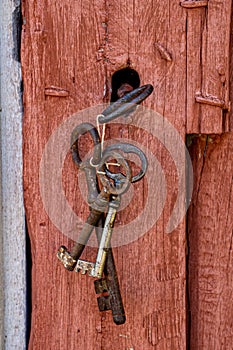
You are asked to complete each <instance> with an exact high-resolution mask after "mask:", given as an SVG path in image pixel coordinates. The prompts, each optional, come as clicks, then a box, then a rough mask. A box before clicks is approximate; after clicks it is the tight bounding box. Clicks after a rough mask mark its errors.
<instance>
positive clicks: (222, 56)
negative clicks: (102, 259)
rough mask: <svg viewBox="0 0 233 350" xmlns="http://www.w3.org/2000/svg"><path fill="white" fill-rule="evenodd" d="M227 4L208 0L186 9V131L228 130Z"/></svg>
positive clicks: (228, 14)
mask: <svg viewBox="0 0 233 350" xmlns="http://www.w3.org/2000/svg"><path fill="white" fill-rule="evenodd" d="M231 4H232V1H231V0H228V1H218V0H216V1H215V0H209V1H208V6H206V7H202V8H197V9H186V11H187V93H188V95H187V132H188V133H199V132H201V133H221V132H224V131H229V113H227V112H228V110H229V108H230V105H229V45H230V23H231ZM199 97H201V98H199ZM213 100H219V103H218V104H219V105H220V107H218V106H217V104H216V103H215V104H216V105H214V104H213ZM220 102H221V103H220Z"/></svg>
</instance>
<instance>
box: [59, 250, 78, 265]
mask: <svg viewBox="0 0 233 350" xmlns="http://www.w3.org/2000/svg"><path fill="white" fill-rule="evenodd" d="M57 257H58V259H59V260H60V261H61V262H62V264H63V265H64V267H65V268H66V269H67V270H69V271H73V270H74V268H75V265H76V264H77V260H75V259H74V258H73V257H72V256H71V255H70V253H69V252H68V250H67V248H66V247H65V246H63V245H62V246H61V247H60V248H59V249H58V251H57Z"/></svg>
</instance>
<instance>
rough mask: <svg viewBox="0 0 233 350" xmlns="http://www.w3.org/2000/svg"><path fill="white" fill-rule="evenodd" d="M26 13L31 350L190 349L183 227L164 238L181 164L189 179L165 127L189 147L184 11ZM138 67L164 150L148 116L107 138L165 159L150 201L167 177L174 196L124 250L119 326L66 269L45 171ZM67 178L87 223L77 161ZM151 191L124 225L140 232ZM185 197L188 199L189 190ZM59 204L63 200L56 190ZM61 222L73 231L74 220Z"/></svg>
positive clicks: (91, 8) (39, 7)
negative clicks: (69, 131) (65, 126)
mask: <svg viewBox="0 0 233 350" xmlns="http://www.w3.org/2000/svg"><path fill="white" fill-rule="evenodd" d="M23 8H24V17H25V21H24V23H25V24H24V27H23V47H22V57H23V76H24V84H25V90H24V107H25V116H24V194H25V206H26V214H27V222H28V228H29V233H30V237H31V243H32V257H33V270H32V279H33V280H32V283H33V286H32V288H33V290H32V293H33V300H32V303H33V310H32V330H31V339H30V348H31V349H33V350H36V349H41V348H42V347H43V348H58V349H59V348H62V347H63V348H69V349H75V348H77V344H78V347H79V348H80V349H101V348H103V349H105V350H107V349H110V348H111V349H119V348H122V349H132V348H133V349H135V348H136V349H137V348H143V349H145V350H146V349H151V348H153V347H154V348H158V349H180V348H185V346H186V332H185V326H186V311H185V291H186V287H185V223H184V220H183V221H182V222H181V223H180V225H179V227H178V228H176V229H175V230H174V231H173V232H172V233H170V234H169V235H168V234H166V233H165V231H166V226H167V224H168V221H169V218H170V216H171V212H172V209H173V206H174V203H175V199H176V195H177V193H178V188H177V187H178V186H177V181H178V177H179V176H180V174H179V170H181V169H178V170H177V169H176V166H177V164H176V166H175V165H174V162H175V160H174V157H175V158H179V160H180V163H179V166H180V167H181V168H182V167H183V166H184V162H183V161H182V159H184V153H183V152H184V149H183V148H179V147H178V146H177V142H181V141H180V140H178V138H177V139H176V138H175V139H172V137H173V134H172V131H173V128H172V127H168V128H167V129H166V127H165V126H166V125H167V124H166V123H167V120H168V121H170V122H171V125H173V126H175V127H176V128H177V129H178V131H179V133H180V137H181V139H183V140H184V137H185V125H186V123H185V108H186V107H185V103H186V102H185V98H183V96H185V89H186V41H185V40H186V27H185V24H186V22H185V14H184V12H183V9H182V8H181V7H180V6H179V2H178V1H175V0H174V1H172V2H171V1H165V2H161V1H149V2H144V3H141V2H139V1H131V2H126V1H107V2H106V1H94V2H92V3H90V2H87V1H85V2H81V3H80V2H72V1H68V2H66V5H64V4H62V5H61V4H59V3H54V2H53V3H47V2H46V3H43V4H41V3H40V4H39V3H35V2H34V3H33V4H32V3H31V2H29V1H24V6H23ZM177 18H179V19H180V20H179V22H178V23H177ZM166 52H167V53H169V54H166ZM167 57H169V59H168V60H167ZM170 58H171V59H172V60H170ZM129 63H130V65H131V67H132V68H135V69H136V70H137V71H138V73H139V75H140V77H141V82H142V84H143V83H152V84H154V86H155V92H154V95H153V97H150V98H149V99H148V102H147V103H146V105H147V106H148V107H151V108H153V109H156V111H158V112H160V114H161V115H164V116H165V119H164V120H163V122H162V126H163V127H161V125H160V129H159V124H158V130H157V133H158V135H157V139H156V137H155V136H154V135H153V133H152V131H153V130H154V129H156V126H157V123H158V122H157V120H151V119H149V121H148V120H146V119H145V116H143V114H142V115H140V113H139V119H138V123H139V124H136V125H135V126H132V125H129V126H126V127H125V125H123V126H122V125H118V126H111V130H110V128H107V132H106V134H107V137H109V138H113V137H125V138H129V139H132V140H134V141H135V142H138V143H139V144H141V145H142V146H144V147H145V149H149V151H151V152H152V154H154V158H157V159H158V164H159V163H160V164H161V166H159V165H156V166H155V168H154V173H153V176H154V177H155V178H154V179H153V180H154V185H153V186H154V187H153V186H152V187H151V188H150V191H151V193H152V194H153V193H155V194H156V195H157V196H158V197H159V200H160V198H161V202H162V198H163V197H164V196H165V195H166V194H165V193H164V192H165V188H164V183H165V182H164V183H163V182H162V178H163V177H162V175H161V173H162V172H163V173H164V178H166V181H167V183H166V184H165V187H166V191H167V196H166V204H165V207H164V210H163V213H162V215H161V216H160V218H159V221H158V222H157V223H156V225H154V227H153V228H152V229H151V230H150V231H149V232H147V233H146V234H145V235H143V236H142V237H140V238H139V239H138V240H136V241H135V242H131V243H130V244H127V245H124V246H122V247H120V248H116V249H114V253H115V255H116V263H117V269H118V271H119V280H120V285H121V289H122V295H123V301H124V304H125V307H126V313H127V323H126V324H125V325H123V326H119V327H117V326H115V325H114V324H113V323H112V319H111V313H104V314H101V313H99V312H98V311H97V305H96V297H95V295H94V290H93V281H92V280H91V279H88V278H85V277H84V276H79V275H78V274H74V273H71V274H70V273H68V272H67V271H66V270H64V269H63V268H62V266H60V265H59V263H58V261H57V259H56V256H55V254H56V250H57V248H58V247H59V245H61V244H66V243H67V245H68V247H71V245H72V242H71V240H69V239H68V238H67V237H65V236H64V235H62V233H61V232H59V230H58V229H57V228H56V227H55V226H54V225H53V223H52V222H51V221H50V219H49V217H48V215H47V214H46V212H45V208H44V204H43V202H42V199H41V193H40V185H41V184H40V183H39V167H40V160H41V157H42V153H43V150H44V147H45V145H46V142H47V141H48V138H49V136H50V135H51V134H52V133H53V131H54V130H56V128H57V127H58V126H59V125H60V124H61V122H63V121H65V120H66V119H67V118H68V117H69V116H70V115H71V114H72V113H74V112H76V111H77V110H81V109H83V108H86V107H89V106H91V105H96V104H98V103H101V102H103V101H105V100H109V96H110V83H111V75H112V74H113V72H114V71H115V70H117V69H119V68H121V67H125V66H126V65H127V64H129ZM145 114H146V113H145ZM92 117H93V116H92ZM143 118H144V119H143ZM145 120H146V121H145ZM79 122H81V120H78V119H77V120H76V123H79ZM143 123H145V125H144V124H143ZM139 128H141V129H139ZM148 130H149V131H148ZM151 133H152V134H151ZM64 137H66V134H65V133H64ZM172 142H173V143H172ZM171 148H172V149H171ZM169 152H171V154H172V155H171V154H169ZM54 159H55V158H54ZM161 169H162V170H161ZM50 170H51V177H52V178H53V176H54V177H55V175H56V174H55V171H56V169H55V170H54V169H47V170H46V171H50ZM157 174H158V175H160V178H159V177H158V179H159V180H157ZM62 178H63V188H64V192H65V195H66V198H67V199H68V201H69V203H70V204H71V206H72V208H73V210H74V211H76V212H79V213H82V217H83V218H85V217H86V215H87V213H88V208H87V205H86V203H84V201H83V199H82V197H81V195H80V191H79V189H78V186H77V183H76V178H77V170H76V169H75V167H74V165H73V164H72V161H71V158H70V156H68V157H67V159H66V161H65V163H64V168H63V174H62ZM146 181H148V180H145V181H144V183H141V184H139V185H138V187H136V188H135V194H134V196H135V197H134V198H135V199H134V200H135V201H134V202H133V203H131V206H129V207H128V208H126V209H125V211H124V212H122V214H121V215H120V216H119V221H118V222H119V224H120V225H123V224H125V223H127V221H131V220H132V216H133V215H135V209H136V216H137V215H138V213H140V211H141V210H142V209H143V207H144V205H145V204H146V197H147V195H148V194H147V191H148V188H147V182H146ZM42 188H43V184H42ZM180 190H183V192H182V194H183V196H184V195H185V192H184V188H183V189H180ZM48 194H49V195H50V194H51V195H52V192H50V191H49V189H48ZM134 203H137V206H136V208H134V205H133V204H134ZM52 209H53V208H52ZM149 211H150V213H149V214H148V212H147V215H145V217H143V218H142V220H143V222H144V223H145V225H146V222H147V220H149V215H150V216H152V217H153V216H156V214H157V212H156V211H158V209H157V208H156V207H154V206H153V205H150V203H149ZM61 216H62V215H61ZM62 219H63V220H64V221H65V220H67V218H66V217H65V215H64V214H63V216H62ZM123 227H124V226H123ZM95 251H96V250H93V249H91V248H88V249H87V252H86V255H85V254H84V257H87V258H88V257H89V258H90V259H93V256H94V253H95ZM83 277H84V278H83ZM51 325H52V326H51ZM109 334H110V336H109Z"/></svg>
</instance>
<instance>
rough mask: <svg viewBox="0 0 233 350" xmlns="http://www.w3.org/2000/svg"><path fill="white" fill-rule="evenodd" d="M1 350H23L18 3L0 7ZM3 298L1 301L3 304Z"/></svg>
mask: <svg viewBox="0 0 233 350" xmlns="http://www.w3.org/2000/svg"><path fill="white" fill-rule="evenodd" d="M0 13H1V22H0V41H1V53H0V71H1V77H0V84H1V86H0V95H1V96H0V100H1V121H0V123H1V124H0V149H1V156H0V162H1V164H0V171H1V175H0V188H1V189H0V192H1V196H0V204H1V213H0V214H1V221H0V235H1V238H0V241H1V246H0V249H1V253H0V254H1V275H2V279H1V285H0V289H1V292H0V294H1V306H0V309H1V310H0V328H1V335H0V347H1V349H3V348H4V349H6V350H10V349H19V350H21V349H22V350H24V349H26V261H25V250H26V243H25V236H26V233H25V214H24V202H23V185H22V167H23V165H22V102H21V94H22V91H21V70H20V1H17V0H16V1H13V2H12V1H2V2H1V3H0ZM3 298H4V300H3Z"/></svg>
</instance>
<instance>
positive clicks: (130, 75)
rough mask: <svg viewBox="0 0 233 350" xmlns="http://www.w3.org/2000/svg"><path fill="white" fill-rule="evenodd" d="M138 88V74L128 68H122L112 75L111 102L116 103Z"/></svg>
mask: <svg viewBox="0 0 233 350" xmlns="http://www.w3.org/2000/svg"><path fill="white" fill-rule="evenodd" d="M139 86H140V78H139V74H138V72H137V71H136V70H135V69H132V68H130V67H126V68H122V69H120V70H118V71H116V72H115V73H113V75H112V94H111V102H115V101H117V100H118V99H119V98H121V97H123V96H124V95H125V94H127V93H128V92H130V91H132V90H134V89H136V88H138V87H139Z"/></svg>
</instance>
